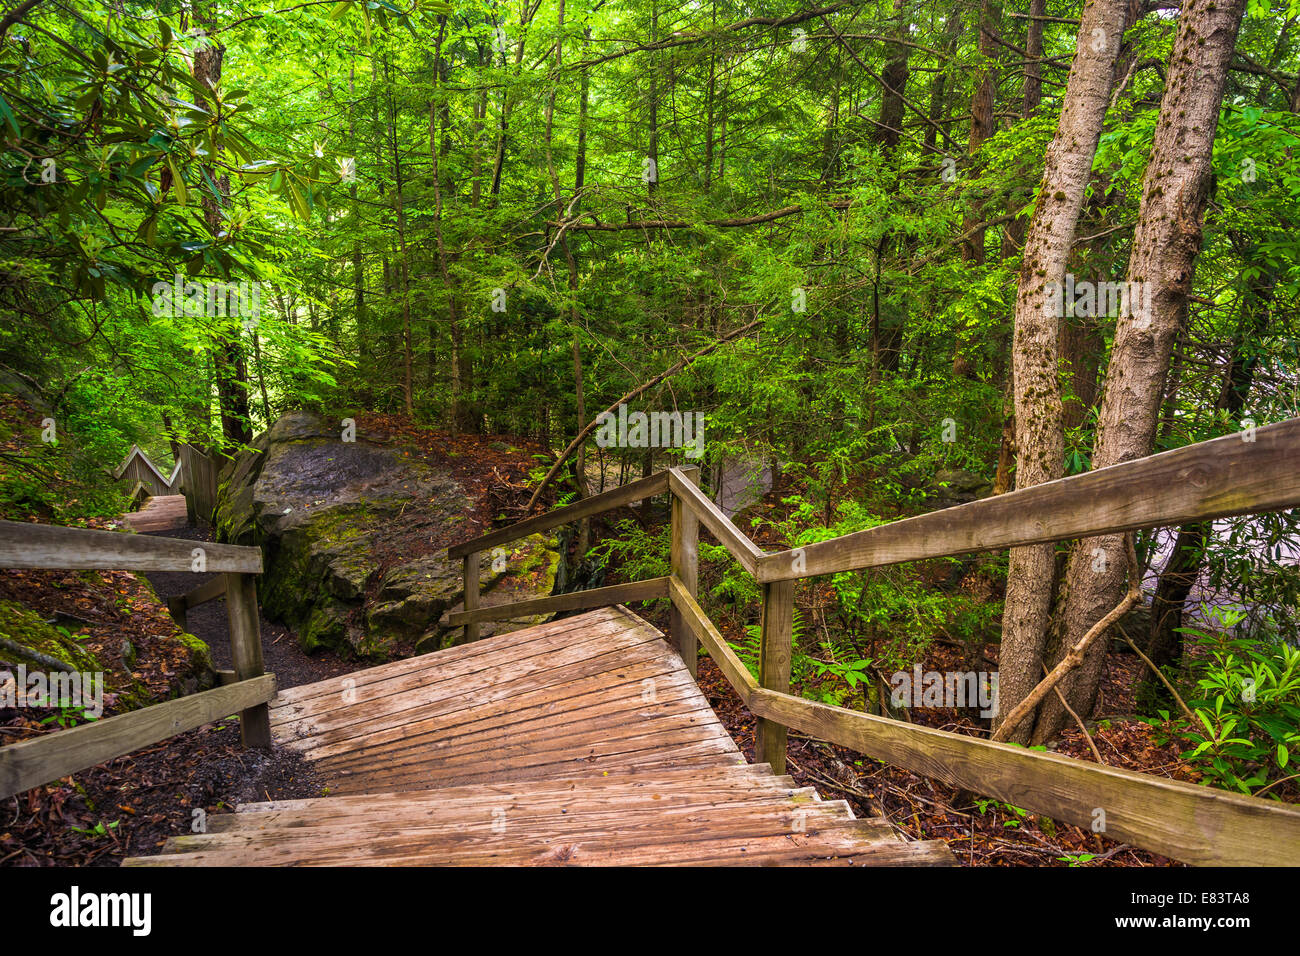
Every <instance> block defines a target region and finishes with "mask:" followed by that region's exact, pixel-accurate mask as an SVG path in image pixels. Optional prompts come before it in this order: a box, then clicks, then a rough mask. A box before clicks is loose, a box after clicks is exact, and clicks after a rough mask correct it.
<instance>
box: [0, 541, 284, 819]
mask: <svg viewBox="0 0 1300 956" xmlns="http://www.w3.org/2000/svg"><path fill="white" fill-rule="evenodd" d="M0 568H54V569H61V570H80V569H93V570H121V571H190V572H195V573H204V572H213V571H215V572H220V575H219V577H217V578H216V579H214V580H213V581H210V582H208V583H206V584H204V585H201V586H200V587H198V588H196V589H195V590H194V591H191V592H190V593H189V594H187V595H184V596H183V597H181V598H179V599H176V600H175V601H173V602H169V605H170V607H171V609H172V612H173V614H175V613H176V612H177V610H178V609H179V610H180V618H179V621H178V623H180V625H181V626H182V627H184V626H185V623H184V611H185V610H186V609H188V608H190V607H194V606H195V605H196V604H200V603H202V602H203V601H206V600H212V599H214V598H217V597H221V596H223V595H224V596H225V598H226V610H227V613H228V615H229V620H230V651H231V659H232V661H233V663H234V670H233V672H218V676H219V677H220V679H221V681H222V686H220V687H216V688H214V689H212V690H207V691H203V692H201V693H198V694H190V695H189V696H187V697H178V698H176V699H175V700H169V701H164V702H163V703H161V704H154V705H152V706H149V707H144V708H141V709H139V710H134V711H131V712H129V713H125V714H120V715H118V716H116V717H109V718H106V719H104V720H99V721H95V722H94V723H87V724H82V725H80V726H77V727H73V728H70V729H68V730H61V731H58V732H56V733H52V734H46V735H44V736H42V737H37V738H35V739H32V740H24V741H21V742H19V743H16V744H9V745H8V746H5V747H0V798H5V797H9V796H12V795H13V794H15V793H21V792H22V791H24V790H28V789H30V788H32V787H35V786H39V785H40V784H43V783H49V782H50V781H51V780H58V779H59V778H61V777H66V776H67V775H68V774H71V773H76V772H77V771H80V770H85V769H86V768H87V767H93V766H95V765H96V764H100V763H103V762H104V761H105V760H111V759H112V758H114V757H120V756H122V755H123V754H127V753H130V752H131V751H133V750H138V749H140V748H141V747H147V746H149V745H150V744H153V743H157V742H158V741H160V740H165V739H167V738H168V737H172V736H175V735H176V734H179V733H182V732H184V731H186V730H192V729H194V728H195V727H200V726H202V725H203V724H206V723H209V722H211V721H213V720H218V719H220V718H222V717H225V716H227V715H229V714H232V713H235V712H238V713H239V730H240V739H241V741H242V742H243V745H244V746H245V747H269V746H271V722H270V713H269V710H268V707H267V703H268V702H269V701H271V700H273V699H274V698H275V677H274V675H272V674H266V673H264V665H263V661H262V640H261V635H260V628H259V623H258V615H257V589H256V584H255V581H254V578H253V575H255V574H260V573H261V572H262V551H261V549H260V548H246V547H239V546H235V545H229V544H208V543H203V544H196V542H193V541H184V540H181V539H178V538H155V537H148V536H144V535H134V534H121V533H117V532H112V531H90V530H87V529H82V528H60V527H54V526H50V525H40V524H24V523H21V522H14V521H0Z"/></svg>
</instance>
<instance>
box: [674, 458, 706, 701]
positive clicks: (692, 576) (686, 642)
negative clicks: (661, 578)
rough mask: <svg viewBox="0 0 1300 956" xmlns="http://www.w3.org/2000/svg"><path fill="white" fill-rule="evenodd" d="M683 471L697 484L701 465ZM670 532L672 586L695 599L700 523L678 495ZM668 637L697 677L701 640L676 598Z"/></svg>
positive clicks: (697, 587) (697, 586)
mask: <svg viewBox="0 0 1300 956" xmlns="http://www.w3.org/2000/svg"><path fill="white" fill-rule="evenodd" d="M684 474H685V476H686V477H687V478H688V479H689V480H690V482H691V483H692V484H697V483H698V482H699V480H700V478H699V476H700V470H699V469H698V468H694V469H692V470H691V472H690V473H685V472H684ZM671 534H672V544H671V546H670V548H669V555H670V561H671V565H672V582H673V585H675V586H676V587H677V588H679V589H681V590H683V591H685V593H687V594H688V595H690V596H691V597H692V598H694V597H695V595H696V594H697V593H698V589H699V562H700V525H699V519H697V518H696V517H695V512H693V511H692V510H691V509H690V508H689V507H687V506H686V504H685V502H683V501H682V499H681V496H679V495H673V496H672V529H671ZM668 636H669V638H670V639H671V640H672V642H673V645H674V646H675V647H676V648H677V653H678V654H680V655H681V658H682V662H683V663H684V664H685V665H686V669H687V670H688V671H690V673H691V676H692V677H694V676H695V675H696V669H697V667H698V664H699V662H698V660H697V658H698V656H699V641H698V639H697V638H696V636H695V630H694V628H692V627H690V626H688V625H687V623H686V622H685V621H684V620H683V618H682V611H681V609H680V608H678V606H677V602H676V601H674V602H673V605H672V608H671V610H669V612H668Z"/></svg>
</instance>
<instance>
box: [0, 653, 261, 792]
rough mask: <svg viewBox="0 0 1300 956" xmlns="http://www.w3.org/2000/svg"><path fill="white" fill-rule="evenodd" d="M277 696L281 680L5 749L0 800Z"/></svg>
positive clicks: (235, 687) (251, 683) (222, 690)
mask: <svg viewBox="0 0 1300 956" xmlns="http://www.w3.org/2000/svg"><path fill="white" fill-rule="evenodd" d="M274 697H275V676H274V675H273V674H264V675H262V676H261V677H257V678H254V679H253V680H247V681H240V682H239V683H236V684H228V685H226V686H225V687H218V688H215V689H213V690H206V691H203V692H202V693H199V694H191V695H190V696H188V697H178V698H177V699H175V700H169V701H164V702H163V703H161V704H154V705H152V706H150V707H144V708H142V709H140V710H135V711H131V712H130V713H126V714H119V715H118V716H116V717H108V718H106V719H104V720H99V721H96V722H95V723H91V724H82V725H81V726H79V727H73V728H71V729H69V730H61V731H59V732H57V733H53V734H46V735H45V736H44V737H38V738H36V739H35V740H24V741H21V742H19V743H16V744H9V745H8V746H6V747H0V799H4V798H6V797H11V796H13V795H14V794H15V793H22V792H23V791H24V790H30V789H31V788H32V787H37V786H40V785H41V784H43V783H49V782H50V781H51V780H58V779H59V778H60V777H66V776H67V775H68V774H71V773H76V772H78V771H80V770H85V769H86V768H87V767H94V766H96V765H98V764H101V763H103V762H104V761H106V760H112V759H113V758H114V757H120V756H122V755H123V754H128V753H130V752H131V751H133V750H139V749H140V748H141V747H147V746H149V745H150V744H155V743H157V742H158V741H160V740H166V739H167V738H168V737H173V736H175V735H176V734H179V733H183V732H184V731H187V730H193V729H194V728H195V727H201V726H202V725H203V724H206V723H210V722H211V721H214V720H218V719H220V718H222V717H226V716H229V715H230V714H233V713H235V712H236V711H240V710H245V709H247V708H249V707H255V706H257V705H259V704H265V703H266V702H267V701H269V700H271V699H273V698H274Z"/></svg>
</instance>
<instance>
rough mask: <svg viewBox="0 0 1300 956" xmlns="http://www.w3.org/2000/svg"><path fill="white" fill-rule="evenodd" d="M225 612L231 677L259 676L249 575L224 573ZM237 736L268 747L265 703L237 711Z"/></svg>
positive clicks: (253, 595)
mask: <svg viewBox="0 0 1300 956" xmlns="http://www.w3.org/2000/svg"><path fill="white" fill-rule="evenodd" d="M226 614H227V615H228V617H229V620H230V657H231V660H232V661H233V663H234V665H235V679H236V680H241V681H242V680H249V679H250V678H253V677H261V676H262V674H263V673H265V670H264V667H265V665H264V664H263V661H262V632H261V623H260V621H259V620H258V616H257V584H256V582H255V581H254V579H253V576H252V575H251V574H240V573H238V572H226ZM239 739H240V742H241V743H242V744H243V745H244V746H245V747H260V748H263V749H266V748H270V746H271V712H270V708H269V707H268V705H266V704H258V705H257V706H256V707H250V708H249V709H248V710H243V711H240V712H239Z"/></svg>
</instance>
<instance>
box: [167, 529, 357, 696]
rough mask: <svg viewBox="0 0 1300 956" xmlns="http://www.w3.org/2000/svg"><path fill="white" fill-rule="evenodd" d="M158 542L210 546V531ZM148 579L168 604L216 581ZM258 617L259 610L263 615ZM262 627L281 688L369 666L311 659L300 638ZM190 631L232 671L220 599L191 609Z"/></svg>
mask: <svg viewBox="0 0 1300 956" xmlns="http://www.w3.org/2000/svg"><path fill="white" fill-rule="evenodd" d="M154 536H156V537H166V538H181V539H183V540H185V541H211V540H212V535H211V533H210V532H209V531H207V530H200V529H198V528H195V527H193V526H191V527H188V528H184V529H182V530H180V531H168V532H165V533H159V534H157V535H154ZM144 577H146V578H148V580H149V583H150V584H152V585H153V588H154V590H155V591H157V592H158V597H159V598H161V599H162V601H163V602H164V603H166V601H167V599H168V598H172V597H176V596H177V595H180V594H185V593H186V592H187V591H192V590H194V589H195V588H196V587H198V586H199V585H200V584H203V583H204V582H205V581H208V580H209V579H210V578H212V577H213V575H204V574H191V573H189V572H185V571H158V572H151V573H149V574H145V575H144ZM260 611H261V609H260V608H259V614H260ZM261 622H262V655H263V658H264V659H265V662H266V669H267V671H268V672H269V673H272V674H274V675H275V682H276V685H277V686H279V687H296V686H298V685H299V684H310V683H312V682H314V681H318V680H324V679H325V678H327V677H335V676H337V675H339V674H346V673H347V672H349V671H354V670H357V669H358V668H360V667H364V666H366V665H365V664H363V663H360V662H356V661H349V660H346V659H345V658H343V657H341V656H339V655H337V654H334V653H331V652H328V651H326V652H322V653H317V654H314V655H308V654H307V653H306V652H304V651H303V650H302V648H300V647H299V646H298V638H297V635H296V634H294V633H293V632H292V631H290V630H289V629H288V628H287V627H285V626H284V625H283V624H276V623H275V622H273V621H268V620H267V619H266V618H265V617H262V618H261ZM186 629H187V630H188V631H189V632H190V633H191V634H193V635H194V636H195V637H197V638H199V639H200V640H202V641H203V642H204V643H206V644H207V645H208V647H209V648H211V650H212V661H213V664H214V665H215V666H216V667H218V668H227V669H228V668H230V667H231V666H232V664H231V660H230V631H229V625H228V623H227V620H226V599H225V598H217V600H215V601H209V602H208V603H207V604H200V605H199V606H198V607H196V608H192V609H190V611H189V613H188V614H187V615H186Z"/></svg>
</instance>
